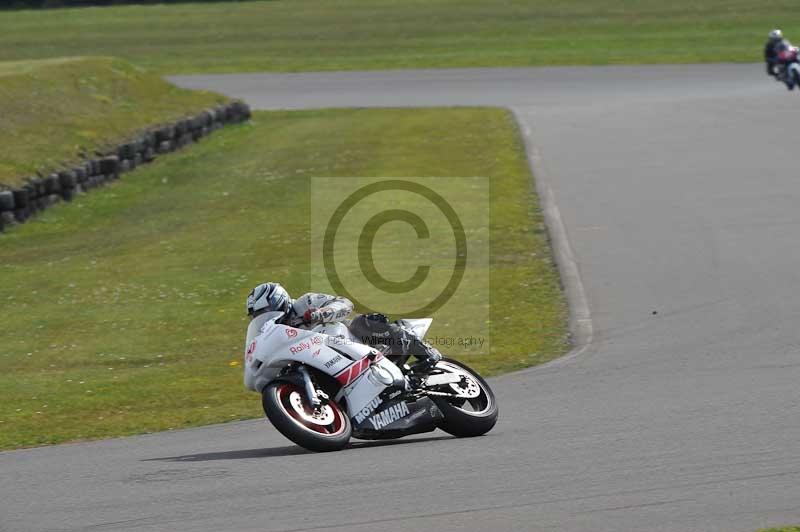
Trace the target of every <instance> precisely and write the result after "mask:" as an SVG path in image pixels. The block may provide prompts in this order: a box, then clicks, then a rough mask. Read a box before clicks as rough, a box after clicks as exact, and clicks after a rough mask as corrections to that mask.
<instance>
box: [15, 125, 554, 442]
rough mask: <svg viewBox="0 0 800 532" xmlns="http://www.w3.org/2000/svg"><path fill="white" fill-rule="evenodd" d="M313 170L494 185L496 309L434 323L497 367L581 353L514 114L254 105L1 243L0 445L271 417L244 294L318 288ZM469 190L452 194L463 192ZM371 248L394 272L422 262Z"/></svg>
mask: <svg viewBox="0 0 800 532" xmlns="http://www.w3.org/2000/svg"><path fill="white" fill-rule="evenodd" d="M317 176H331V177H334V178H336V177H343V176H378V177H414V176H442V177H445V176H455V177H461V176H468V177H469V176H483V177H485V178H488V179H489V180H490V186H491V196H490V206H491V213H490V214H491V224H490V233H489V235H488V236H489V238H490V244H491V255H490V257H489V260H488V262H487V263H486V264H485V266H484V267H485V270H484V275H488V276H489V277H490V281H491V300H490V302H491V307H490V309H489V314H488V316H487V315H486V310H485V308H482V307H481V306H480V305H481V304H483V305H485V303H486V302H485V301H483V302H478V303H468V304H466V305H465V306H463V308H459V307H456V308H452V307H451V308H450V310H447V311H446V312H445V310H444V309H443V311H442V313H441V314H439V315H437V320H436V322H435V328H434V329H433V330H432V331H431V334H436V335H466V334H470V332H471V331H472V328H473V327H474V326H476V325H481V326H482V325H483V324H484V323H485V322H488V323H486V325H488V327H489V330H490V332H491V333H493V334H492V338H491V341H492V343H491V351H490V354H489V356H483V357H478V356H475V357H473V358H470V359H468V363H470V364H472V365H474V366H475V367H476V368H478V369H479V370H480V371H482V372H485V373H487V374H495V373H500V372H503V371H509V370H513V369H517V368H521V367H525V366H530V365H533V364H537V363H541V362H544V361H546V360H549V359H552V358H553V357H556V356H558V355H560V354H562V353H563V352H565V350H566V349H568V342H567V332H566V329H565V321H566V312H567V311H566V307H565V303H564V300H563V297H562V294H561V291H560V288H559V281H558V275H557V272H556V270H555V268H554V266H553V264H552V262H551V259H550V254H549V248H548V244H547V241H546V236H545V231H544V227H543V223H542V218H541V214H540V212H539V211H538V208H537V207H536V203H535V196H534V192H533V189H532V184H531V178H530V173H529V169H528V165H527V162H526V158H525V154H524V152H523V147H522V145H521V142H520V138H519V137H518V134H517V130H516V126H515V123H514V121H513V118H512V117H511V115H510V114H509V113H508V112H506V111H503V110H496V109H450V110H431V109H427V110H419V109H418V110H414V109H408V110H392V109H388V110H337V111H313V112H311V111H308V112H278V113H256V114H255V115H254V120H253V122H252V123H251V124H245V125H240V126H234V127H231V128H228V129H225V130H223V131H221V132H219V133H217V134H215V135H213V136H212V137H210V138H209V139H207V140H204V141H203V142H201V143H199V144H198V145H196V146H193V147H192V148H191V149H189V150H186V151H183V152H180V153H176V154H173V155H169V156H166V157H163V158H161V159H159V160H157V161H156V162H155V163H153V164H152V165H150V166H147V167H143V168H141V169H138V170H137V171H136V172H134V173H131V174H126V175H125V177H124V178H123V179H122V180H121V181H119V182H116V183H115V184H113V185H112V186H109V187H107V188H105V189H101V190H98V191H95V192H93V193H91V194H88V195H86V196H82V197H79V198H78V199H77V200H75V201H73V202H72V203H71V204H62V205H58V206H56V207H54V208H52V209H50V210H48V211H46V212H45V213H44V214H43V215H42V216H40V217H39V218H38V219H37V220H35V221H33V222H30V223H27V224H25V225H22V226H19V227H16V228H13V229H12V230H11V231H10V232H8V233H7V234H5V235H2V236H0V256H1V257H2V261H0V278H1V279H2V282H0V316H1V318H0V397H2V398H3V401H2V404H0V448H3V449H8V448H13V447H20V446H31V445H40V444H49V443H56V442H62V441H67V440H78V439H85V438H100V437H107V436H114V435H122V434H133V433H141V432H148V431H157V430H164V429H170V428H177V427H187V426H192V425H200V424H206V423H212V422H220V421H225V420H233V419H241V418H247V417H253V416H260V415H262V414H261V412H260V408H261V407H260V400H259V397H258V396H257V395H256V394H253V393H251V392H246V391H245V390H244V389H243V386H242V367H241V365H240V363H239V361H240V360H241V357H242V349H243V341H244V332H245V327H246V325H247V320H246V317H245V316H244V301H245V297H246V295H247V293H248V292H249V290H250V289H251V288H252V287H253V286H254V285H255V284H257V283H259V282H262V281H264V280H266V279H273V280H280V281H282V282H284V283H285V284H286V286H287V287H288V288H289V289H290V291H291V292H292V293H293V294H300V293H302V292H303V291H304V290H306V289H307V288H308V284H309V277H310V273H311V266H310V263H309V239H310V234H311V232H310V229H309V218H310V213H309V206H310V201H311V200H310V195H309V180H310V179H311V178H313V177H317ZM458 183H459V182H457V181H452V182H451V181H450V180H443V181H442V185H441V186H442V187H444V189H442V193H443V194H451V193H453V194H462V193H464V192H463V191H461V190H458V189H459V187H460V185H459V184H458ZM331 192H333V190H331ZM464 208H465V209H467V210H466V211H465V212H462V216H463V217H469V216H471V211H470V210H469V209H470V208H471V207H469V206H465V207H464ZM393 244H394V243H393V242H390V241H387V242H383V243H381V242H380V241H379V242H378V243H377V244H376V245H377V246H378V247H379V250H380V246H381V245H384V246H385V245H393ZM376 256H378V257H381V256H382V257H384V258H383V259H382V260H384V263H379V266H380V267H381V268H383V267H386V268H388V270H387V271H391V270H392V268H395V269H396V271H402V270H403V268H402V267H401V266H402V265H403V264H405V261H406V260H407V255H406V254H405V253H403V254H391V255H389V256H386V255H381V254H380V253H376ZM443 260H444V259H443ZM392 261H394V263H393V262H392ZM435 264H436V263H435ZM442 264H445V262H442ZM398 265H399V266H398ZM405 271H406V272H408V270H407V269H406V270H405ZM445 351H446V350H445Z"/></svg>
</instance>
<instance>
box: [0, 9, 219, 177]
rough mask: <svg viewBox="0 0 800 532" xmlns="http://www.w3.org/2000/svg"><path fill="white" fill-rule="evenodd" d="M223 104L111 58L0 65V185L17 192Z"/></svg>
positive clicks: (203, 94) (210, 96)
mask: <svg viewBox="0 0 800 532" xmlns="http://www.w3.org/2000/svg"><path fill="white" fill-rule="evenodd" d="M0 16H2V15H0ZM223 101H225V98H223V97H222V96H220V95H215V94H211V93H207V92H202V91H188V90H184V89H179V88H178V87H175V86H174V85H171V84H169V83H167V82H165V81H164V80H163V79H161V78H160V77H159V76H157V75H154V74H151V73H148V72H146V71H144V70H142V69H141V68H138V67H136V66H133V65H131V64H130V63H127V62H125V61H122V60H119V59H111V58H83V59H79V58H58V59H49V60H42V61H21V62H5V63H0V146H3V149H2V153H0V183H2V184H6V185H9V186H18V185H21V184H22V183H23V179H24V178H26V177H33V176H34V174H35V172H36V171H41V172H45V173H47V172H50V171H52V170H62V169H63V168H64V165H65V164H69V163H73V162H78V154H79V153H80V152H84V153H87V154H88V155H90V156H91V155H92V154H93V152H94V150H96V149H98V148H103V147H104V144H107V143H109V142H110V143H112V144H116V143H117V142H121V141H123V140H125V139H127V138H128V137H130V136H132V135H133V134H135V133H136V132H137V130H140V129H144V128H146V127H148V126H154V125H157V124H159V123H164V122H168V121H171V120H174V119H177V118H180V117H182V116H185V115H187V114H190V113H197V112H199V111H201V110H203V109H205V108H207V107H211V106H213V105H215V104H217V103H220V102H223Z"/></svg>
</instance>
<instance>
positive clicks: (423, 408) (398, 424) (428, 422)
mask: <svg viewBox="0 0 800 532" xmlns="http://www.w3.org/2000/svg"><path fill="white" fill-rule="evenodd" d="M376 401H377V399H376ZM373 404H374V403H370V404H369V405H367V407H366V408H365V409H364V410H363V411H362V412H359V413H358V414H357V415H355V416H354V417H353V418H352V420H353V436H354V437H356V438H360V439H362V440H380V439H385V438H399V437H401V436H408V435H409V434H420V433H423V432H431V431H433V430H435V429H436V426H437V422H438V421H440V420H441V419H443V418H444V416H443V415H442V412H441V410H439V408H438V407H437V406H436V404H435V403H434V402H433V401H431V399H430V398H428V397H420V398H417V399H415V400H414V399H410V398H407V397H402V396H400V397H398V398H397V399H393V400H390V401H386V402H383V403H378V404H377V406H374V407H373V406H372V405H373ZM364 414H368V415H364Z"/></svg>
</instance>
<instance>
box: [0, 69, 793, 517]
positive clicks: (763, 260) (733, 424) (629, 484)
mask: <svg viewBox="0 0 800 532" xmlns="http://www.w3.org/2000/svg"><path fill="white" fill-rule="evenodd" d="M175 80H176V81H178V82H179V83H181V84H183V85H186V86H192V87H202V88H208V89H213V90H219V91H222V92H226V93H228V94H232V95H235V96H239V97H244V98H246V99H247V100H248V101H249V102H250V103H251V104H253V106H254V107H260V108H305V107H336V106H424V105H502V106H506V107H511V108H513V109H514V111H515V113H516V115H517V117H518V119H519V120H520V122H521V124H522V126H523V128H527V129H528V130H529V132H530V140H531V143H532V145H534V146H536V148H537V149H538V150H539V152H540V164H541V165H542V170H543V171H542V172H541V173H540V174H541V175H540V176H539V177H540V179H544V180H545V181H546V182H545V183H544V185H546V186H547V187H548V188H549V189H550V190H552V193H553V197H554V198H555V200H556V202H557V205H558V207H559V209H560V212H561V217H562V220H563V223H564V227H565V232H566V234H567V236H568V239H569V241H570V242H571V244H572V251H573V253H574V259H575V264H576V265H577V268H578V269H579V270H580V278H581V280H582V282H583V285H584V286H585V294H586V296H587V298H588V306H589V307H590V308H591V312H592V323H593V329H594V337H593V341H592V343H591V345H590V346H589V347H588V349H586V350H585V351H584V353H583V354H582V355H581V356H578V357H572V358H570V359H568V360H567V361H566V362H562V363H559V364H554V365H549V366H545V367H541V368H534V369H533V370H526V371H523V372H520V373H516V374H512V375H507V376H504V377H500V378H497V379H494V380H493V383H494V387H495V388H496V390H497V392H498V396H499V397H498V399H499V401H500V402H501V405H502V409H503V416H501V420H500V422H499V423H498V426H497V427H496V428H495V430H494V431H493V432H491V433H490V434H489V435H487V436H485V437H483V438H477V439H471V440H454V439H450V438H449V437H447V436H445V435H440V434H438V433H435V435H434V436H433V437H427V438H423V437H419V438H413V439H406V440H399V441H397V442H390V443H380V444H356V445H354V446H353V448H352V449H349V450H346V451H343V452H340V453H337V454H335V455H313V454H306V453H304V452H303V451H302V450H300V449H298V448H296V447H293V446H289V445H287V442H286V441H285V440H284V439H282V437H281V436H280V435H278V434H276V433H275V432H274V431H271V430H269V429H267V428H266V427H264V424H263V422H262V421H252V422H243V423H236V424H230V425H223V426H213V427H205V428H199V429H191V430H186V431H179V432H170V433H164V434H155V435H148V436H141V437H134V438H124V439H117V440H109V441H102V442H92V443H85V444H72V445H63V446H58V447H51V448H42V449H32V450H24V451H14V452H7V453H0V470H2V476H1V477H0V493H2V500H0V529H4V530H8V531H17V530H26V531H33V530H52V531H77V530H125V531H128V530H137V531H156V530H159V531H160V530H171V531H221V530H237V531H250V530H253V531H255V530H259V531H267V530H273V531H288V530H314V529H325V530H372V529H375V528H376V527H380V528H381V529H383V530H420V529H431V530H438V531H449V530H487V529H494V530H512V529H513V530H555V531H587V532H588V531H591V532H599V531H609V532H611V531H614V532H618V531H626V530H641V531H643V530H652V531H680V532H685V531H703V532H709V531H726V532H735V531H748V530H752V529H754V528H757V527H760V526H766V525H772V524H778V523H785V522H796V521H800V455H799V454H798V453H797V448H798V444H797V442H798V441H800V424H799V423H798V420H800V387H798V385H797V383H798V382H800V353H799V352H798V351H800V333H798V328H797V326H796V323H797V322H798V320H799V319H800V300H798V298H797V297H795V292H796V287H797V286H800V268H798V264H800V209H799V208H798V203H799V202H800V176H798V173H797V163H796V161H797V155H796V153H795V152H796V148H795V146H796V142H795V140H794V139H793V138H792V136H791V135H790V131H791V130H790V127H791V125H793V124H794V123H795V122H796V120H795V119H797V118H798V116H799V115H800V95H798V94H790V93H787V92H786V91H785V89H782V88H781V87H780V86H778V85H776V84H774V83H771V82H769V81H768V80H767V79H765V77H764V75H763V72H762V69H761V67H760V66H756V65H704V66H663V67H605V68H603V67H599V68H548V69H478V70H449V71H397V72H371V73H326V74H284V75H261V74H259V75H232V76H197V77H182V78H175ZM540 185H542V183H540ZM573 299H574V298H573ZM3 527H5V528H3Z"/></svg>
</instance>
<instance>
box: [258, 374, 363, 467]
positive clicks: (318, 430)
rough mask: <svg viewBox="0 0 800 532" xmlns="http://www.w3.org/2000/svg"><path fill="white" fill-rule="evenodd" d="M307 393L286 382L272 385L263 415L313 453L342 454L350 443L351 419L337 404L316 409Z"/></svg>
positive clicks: (266, 393) (265, 395)
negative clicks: (310, 404) (330, 452)
mask: <svg viewBox="0 0 800 532" xmlns="http://www.w3.org/2000/svg"><path fill="white" fill-rule="evenodd" d="M307 403H308V400H307V399H306V396H305V391H304V390H303V388H302V387H300V386H298V385H297V384H294V383H291V382H287V381H275V382H271V383H270V384H268V385H267V386H266V388H264V391H263V392H262V394H261V404H262V406H263V407H264V413H265V414H266V415H267V418H268V419H269V420H270V422H271V423H272V424H273V425H274V426H275V428H276V429H278V431H279V432H280V433H281V434H283V435H284V436H286V437H287V438H289V439H290V440H292V441H293V442H294V443H296V444H297V445H299V446H300V447H303V448H304V449H308V450H309V451H314V452H329V451H339V450H341V449H343V448H344V447H345V446H346V445H347V443H348V442H349V441H350V435H351V433H352V432H353V427H352V425H351V424H350V418H349V417H348V416H347V414H346V413H345V412H344V410H342V407H340V406H339V405H338V404H337V403H336V402H335V401H329V402H328V403H327V404H324V405H322V406H321V407H320V408H319V409H317V410H313V409H312V408H311V407H310V406H309V405H308V404H307Z"/></svg>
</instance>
